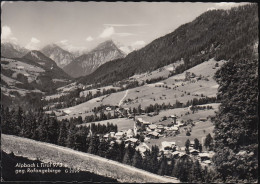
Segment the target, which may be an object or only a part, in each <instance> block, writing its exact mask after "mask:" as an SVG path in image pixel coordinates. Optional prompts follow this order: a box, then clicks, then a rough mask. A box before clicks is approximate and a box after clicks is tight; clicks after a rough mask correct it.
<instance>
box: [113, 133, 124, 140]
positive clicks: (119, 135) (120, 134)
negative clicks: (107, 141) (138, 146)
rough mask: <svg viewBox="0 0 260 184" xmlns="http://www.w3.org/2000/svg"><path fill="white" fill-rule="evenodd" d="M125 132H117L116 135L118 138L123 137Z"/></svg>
mask: <svg viewBox="0 0 260 184" xmlns="http://www.w3.org/2000/svg"><path fill="white" fill-rule="evenodd" d="M124 134H125V133H124V132H117V133H116V134H115V137H116V138H117V139H120V138H123V136H124Z"/></svg>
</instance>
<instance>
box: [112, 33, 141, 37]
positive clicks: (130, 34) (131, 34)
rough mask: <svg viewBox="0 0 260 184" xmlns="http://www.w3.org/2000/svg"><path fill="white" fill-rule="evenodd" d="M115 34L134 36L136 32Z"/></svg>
mask: <svg viewBox="0 0 260 184" xmlns="http://www.w3.org/2000/svg"><path fill="white" fill-rule="evenodd" d="M115 35H118V36H122V37H125V36H134V35H136V34H133V33H115Z"/></svg>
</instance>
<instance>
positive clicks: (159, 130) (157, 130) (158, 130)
mask: <svg viewBox="0 0 260 184" xmlns="http://www.w3.org/2000/svg"><path fill="white" fill-rule="evenodd" d="M154 131H156V132H158V133H161V132H162V131H163V130H162V129H158V128H157V129H155V130H154Z"/></svg>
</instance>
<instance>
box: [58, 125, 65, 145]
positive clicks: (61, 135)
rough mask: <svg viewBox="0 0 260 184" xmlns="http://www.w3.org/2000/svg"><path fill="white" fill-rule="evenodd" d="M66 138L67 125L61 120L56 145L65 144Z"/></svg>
mask: <svg viewBox="0 0 260 184" xmlns="http://www.w3.org/2000/svg"><path fill="white" fill-rule="evenodd" d="M66 139H67V127H66V123H65V122H61V124H60V130H59V137H58V142H57V143H58V145H60V146H65V145H66Z"/></svg>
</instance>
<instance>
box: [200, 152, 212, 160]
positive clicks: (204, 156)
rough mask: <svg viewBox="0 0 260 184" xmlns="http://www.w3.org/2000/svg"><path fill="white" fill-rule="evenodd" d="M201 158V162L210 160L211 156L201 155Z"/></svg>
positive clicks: (207, 154)
mask: <svg viewBox="0 0 260 184" xmlns="http://www.w3.org/2000/svg"><path fill="white" fill-rule="evenodd" d="M199 157H200V159H201V161H205V160H209V159H210V154H209V153H199Z"/></svg>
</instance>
